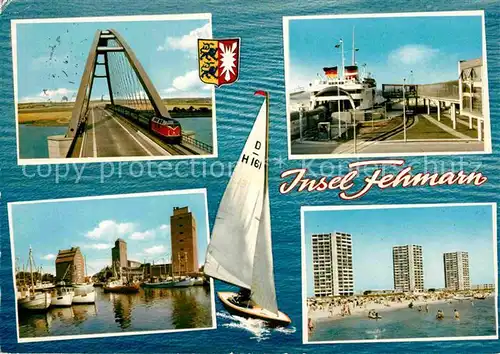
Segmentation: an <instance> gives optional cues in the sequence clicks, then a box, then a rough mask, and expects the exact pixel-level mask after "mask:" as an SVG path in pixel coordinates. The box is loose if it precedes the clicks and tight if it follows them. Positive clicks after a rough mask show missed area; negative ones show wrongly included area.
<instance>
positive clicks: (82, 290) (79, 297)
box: [72, 284, 96, 304]
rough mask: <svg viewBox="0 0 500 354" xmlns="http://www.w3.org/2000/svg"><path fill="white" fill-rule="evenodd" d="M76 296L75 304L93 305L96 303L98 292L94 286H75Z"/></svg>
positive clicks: (73, 301)
mask: <svg viewBox="0 0 500 354" xmlns="http://www.w3.org/2000/svg"><path fill="white" fill-rule="evenodd" d="M73 290H74V295H73V299H72V303H73V304H93V303H95V298H96V292H95V289H94V287H93V286H92V285H89V284H87V285H85V286H84V285H83V284H75V285H73Z"/></svg>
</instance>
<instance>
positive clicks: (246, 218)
mask: <svg viewBox="0 0 500 354" xmlns="http://www.w3.org/2000/svg"><path fill="white" fill-rule="evenodd" d="M256 94H258V95H262V96H264V97H265V100H264V102H263V103H262V106H261V108H260V111H259V113H258V115H257V118H256V120H255V123H254V125H253V128H252V131H251V132H250V135H249V137H248V139H247V141H246V143H245V146H244V148H243V151H242V153H241V156H240V158H239V161H238V163H237V164H236V167H235V169H234V172H233V175H232V176H231V179H230V181H229V183H228V185H227V187H226V191H225V192H224V195H223V197H222V201H221V203H220V206H219V210H218V212H217V216H216V218H215V225H214V229H213V232H212V238H211V240H210V244H209V246H208V249H207V256H206V261H205V266H204V272H205V274H206V275H208V276H211V277H212V278H216V279H219V280H222V281H224V282H226V283H228V284H231V285H236V286H238V287H240V289H241V290H240V292H239V293H234V292H219V293H218V297H219V300H220V301H221V302H222V305H223V306H224V307H225V308H226V309H227V310H228V311H229V312H230V313H232V314H236V315H238V316H242V317H250V318H257V319H260V320H263V321H265V322H266V323H267V324H268V325H270V326H286V325H288V324H290V323H291V320H290V318H289V317H288V316H287V315H286V314H284V313H283V312H281V311H279V310H278V303H277V301H276V289H275V284H274V274H273V257H272V242H271V223H270V221H271V220H270V219H271V217H270V204H269V188H268V165H267V160H268V156H269V154H268V153H269V151H268V150H269V149H268V140H269V97H268V94H267V92H263V91H257V92H256Z"/></svg>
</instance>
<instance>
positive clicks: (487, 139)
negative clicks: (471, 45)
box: [283, 10, 492, 160]
mask: <svg viewBox="0 0 500 354" xmlns="http://www.w3.org/2000/svg"><path fill="white" fill-rule="evenodd" d="M439 16H456V17H459V16H481V23H482V47H483V53H482V57H483V70H484V72H485V75H484V81H483V96H484V101H483V102H484V103H485V104H484V106H483V117H484V150H483V151H457V152H394V153H356V154H353V153H350V154H342V153H337V154H295V155H292V141H291V138H290V137H291V134H290V132H291V122H290V114H291V111H290V94H289V93H288V89H289V85H288V83H289V82H290V44H289V42H290V38H289V37H290V33H289V22H290V20H315V19H316V20H320V19H321V20H325V19H348V18H390V17H439ZM283 49H284V70H285V96H286V97H285V100H286V103H285V105H286V124H287V145H288V159H289V160H303V159H343V158H353V157H393V156H435V155H441V156H442V155H444V156H448V155H478V154H491V153H492V142H491V116H490V100H489V87H488V65H487V58H486V55H487V53H486V27H485V21H484V11H483V10H477V11H437V12H400V13H383V14H356V15H309V16H284V17H283Z"/></svg>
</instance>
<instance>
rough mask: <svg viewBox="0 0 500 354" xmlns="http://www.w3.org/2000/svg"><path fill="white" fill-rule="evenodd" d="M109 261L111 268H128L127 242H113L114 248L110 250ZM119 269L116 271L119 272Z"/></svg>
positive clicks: (118, 240) (119, 240)
mask: <svg viewBox="0 0 500 354" xmlns="http://www.w3.org/2000/svg"><path fill="white" fill-rule="evenodd" d="M111 261H112V262H113V264H112V265H113V266H115V267H120V268H124V267H128V259H127V242H125V240H123V239H121V238H119V239H117V240H116V241H115V247H113V248H112V249H111ZM119 270H120V269H116V271H119Z"/></svg>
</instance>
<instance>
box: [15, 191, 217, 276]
mask: <svg viewBox="0 0 500 354" xmlns="http://www.w3.org/2000/svg"><path fill="white" fill-rule="evenodd" d="M184 206H188V207H189V210H190V211H191V212H192V213H193V215H194V217H195V219H196V225H197V242H198V261H199V262H200V264H202V263H204V262H205V253H206V249H207V240H208V230H207V218H206V208H205V195H204V194H203V193H200V192H197V193H189V194H177V195H176V194H172V195H160V196H139V197H137V196H135V197H127V198H121V197H112V198H109V199H93V200H76V201H57V202H41V203H33V204H12V222H13V230H14V231H13V239H14V247H15V255H16V257H19V267H20V268H22V264H27V261H28V250H29V247H30V245H31V247H32V249H33V257H34V260H35V263H36V265H37V266H38V267H40V266H42V267H43V271H44V272H49V273H52V274H55V258H56V256H57V253H58V250H60V249H68V248H71V247H77V246H79V247H80V249H81V251H82V253H83V255H84V256H85V257H86V262H87V268H88V269H87V271H88V273H89V274H94V273H96V272H98V271H99V270H101V269H102V268H103V267H105V266H107V265H111V248H112V247H113V246H114V242H115V240H116V239H117V238H118V237H121V238H122V239H124V240H125V241H126V242H127V251H128V259H129V260H135V261H139V262H144V261H147V262H153V261H154V262H155V263H160V262H161V263H164V262H169V261H170V257H171V243H170V216H171V215H172V214H173V207H184ZM11 232H12V230H11Z"/></svg>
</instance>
